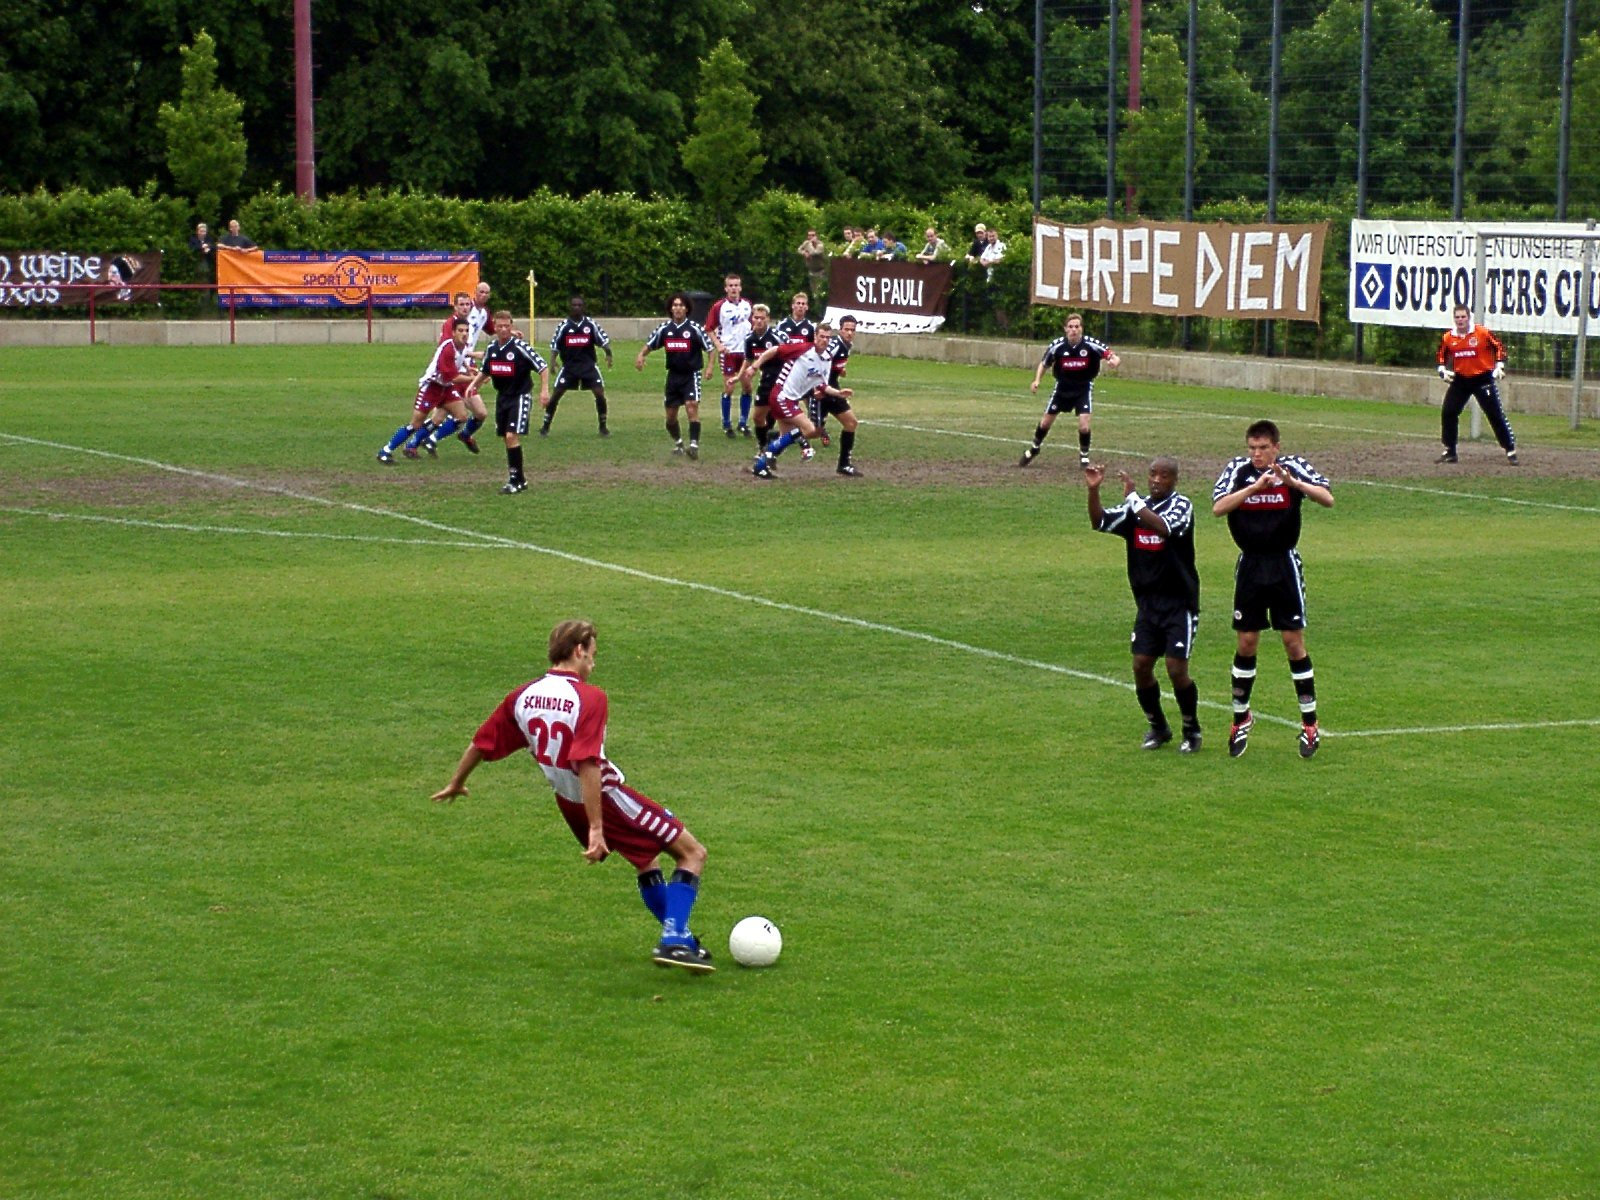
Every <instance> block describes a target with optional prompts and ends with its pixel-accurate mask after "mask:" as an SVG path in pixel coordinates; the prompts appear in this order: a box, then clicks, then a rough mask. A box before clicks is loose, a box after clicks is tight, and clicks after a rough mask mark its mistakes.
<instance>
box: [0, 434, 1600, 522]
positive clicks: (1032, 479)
mask: <svg viewBox="0 0 1600 1200" xmlns="http://www.w3.org/2000/svg"><path fill="white" fill-rule="evenodd" d="M1288 449H1290V450H1291V451H1292V452H1295V453H1303V454H1304V455H1305V456H1306V457H1307V458H1308V459H1310V461H1311V462H1312V463H1313V464H1315V466H1316V467H1317V469H1318V470H1320V471H1322V472H1323V474H1325V475H1327V476H1328V478H1329V479H1331V480H1332V481H1333V482H1334V484H1335V485H1338V484H1339V483H1340V482H1353V481H1355V480H1372V481H1381V482H1395V483H1407V484H1414V485H1417V486H1421V487H1449V486H1451V485H1452V484H1469V483H1470V484H1471V485H1473V486H1480V487H1481V486H1493V485H1494V484H1496V483H1498V482H1499V481H1501V480H1506V479H1562V480H1573V481H1582V482H1591V483H1592V482H1595V481H1600V453H1597V452H1595V451H1593V450H1585V449H1565V448H1557V447H1545V446H1531V447H1525V448H1523V449H1522V450H1520V452H1519V457H1520V459H1521V463H1520V465H1519V466H1516V467H1512V466H1510V465H1508V464H1507V463H1506V460H1505V455H1504V454H1503V453H1502V451H1501V450H1500V448H1499V447H1498V446H1496V445H1495V444H1494V443H1493V442H1492V441H1483V442H1477V443H1463V444H1462V446H1461V447H1460V457H1461V461H1460V462H1459V463H1455V464H1442V463H1438V462H1435V461H1434V460H1435V458H1436V457H1437V455H1438V448H1437V446H1436V445H1434V444H1433V443H1432V442H1428V441H1423V440H1421V439H1418V440H1416V441H1414V442H1411V441H1408V442H1405V443H1398V444H1396V443H1374V442H1370V441H1357V440H1355V439H1331V438H1329V437H1328V436H1327V435H1326V433H1325V432H1324V433H1323V434H1322V435H1321V436H1320V437H1318V438H1316V439H1310V438H1308V439H1307V440H1306V442H1305V443H1304V444H1296V445H1293V446H1290V447H1288ZM719 451H720V453H719ZM1227 457H1228V455H1227V453H1226V452H1224V453H1212V454H1209V455H1205V454H1201V453H1190V454H1187V455H1185V456H1184V475H1185V480H1184V483H1185V484H1186V485H1187V487H1188V489H1189V490H1190V493H1191V494H1194V492H1195V490H1196V489H1197V488H1199V485H1198V484H1196V483H1195V482H1193V481H1194V480H1196V479H1198V480H1201V481H1202V482H1204V483H1205V484H1207V485H1209V483H1210V481H1211V479H1213V478H1214V477H1215V472H1216V471H1217V470H1218V469H1220V468H1221V466H1222V464H1223V462H1225V461H1226V460H1227ZM750 460H751V455H750V454H746V453H737V454H732V453H729V450H728V449H727V448H723V447H716V446H714V447H713V448H712V450H711V452H710V454H708V455H707V456H705V457H702V458H701V459H700V460H699V461H697V462H696V461H690V460H688V459H686V458H662V457H657V456H654V455H652V456H650V457H647V458H645V459H644V460H642V461H639V462H634V463H627V464H619V463H572V464H532V463H530V470H529V483H530V485H531V486H530V490H537V489H538V488H539V486H540V485H541V484H551V483H563V482H568V481H571V482H574V483H583V484H585V485H587V486H591V487H594V486H599V487H615V488H618V489H623V488H637V487H638V486H639V485H641V484H643V485H645V486H646V487H650V488H661V489H671V488H676V487H748V488H756V489H769V490H770V489H773V488H794V487H823V486H828V487H856V486H862V485H878V486H882V485H888V486H894V487H907V488H920V487H933V486H939V487H1062V486H1068V487H1082V486H1083V472H1082V470H1081V469H1080V468H1079V466H1078V460H1077V455H1076V453H1075V452H1074V449H1073V447H1072V446H1071V445H1070V443H1069V444H1068V446H1067V447H1066V449H1065V450H1064V451H1063V452H1057V451H1056V450H1055V448H1054V447H1051V446H1048V445H1047V446H1046V448H1045V452H1044V453H1043V454H1042V455H1040V456H1039V458H1038V459H1036V460H1035V461H1034V462H1033V463H1032V464H1030V465H1029V466H1027V467H1018V466H1017V465H1016V458H1015V457H1013V455H1012V452H1011V450H1010V448H1009V447H1008V448H1006V449H1004V450H1003V451H1001V452H999V453H997V454H996V455H995V456H994V458H993V459H992V460H979V461H974V460H971V459H967V460H954V461H942V462H941V461H933V460H927V459H877V458H873V457H872V456H870V455H868V456H866V457H863V458H859V459H858V462H857V465H858V467H859V469H860V471H861V475H860V477H859V478H855V479H849V478H843V477H841V476H839V475H838V474H837V473H836V467H837V465H838V453H837V451H836V450H823V449H820V448H819V450H818V453H817V456H816V457H815V458H814V459H812V460H811V461H810V462H804V461H802V460H801V458H800V455H799V452H798V450H793V449H792V450H790V451H789V452H788V453H786V454H784V455H783V456H782V457H781V458H780V459H779V460H778V467H777V472H776V477H775V478H773V479H771V480H764V479H757V478H755V477H754V476H752V475H751V474H750ZM1106 465H1107V467H1108V468H1109V469H1110V471H1111V472H1112V480H1111V483H1112V486H1113V487H1115V486H1117V485H1116V479H1115V472H1116V471H1118V470H1127V471H1128V472H1129V473H1130V474H1131V475H1132V476H1133V477H1134V479H1135V480H1137V481H1139V482H1140V483H1141V484H1142V482H1143V479H1144V466H1145V464H1144V463H1143V462H1142V461H1139V460H1135V459H1133V458H1131V457H1130V456H1129V455H1126V454H1121V455H1107V456H1106ZM502 481H503V476H502V474H501V473H500V471H499V470H494V469H491V468H490V467H489V464H487V463H484V464H482V465H481V466H480V465H479V464H472V465H470V466H469V465H468V464H466V463H456V462H445V461H437V462H430V461H427V460H423V461H420V462H406V461H402V462H399V463H396V464H395V465H394V466H392V467H384V466H380V465H379V464H377V463H371V464H370V465H368V464H363V465H360V466H355V465H352V466H351V467H350V468H349V469H345V470H334V471H320V472H298V473H294V474H289V475H284V474H274V473H269V472H266V471H233V472H229V473H228V474H227V475H226V476H211V475H204V474H190V473H187V472H180V471H160V470H119V471H116V472H113V473H110V474H99V473H84V474H74V475H60V476H55V477H49V478H34V479H21V480H17V481H15V483H14V485H13V490H12V493H11V496H12V500H13V502H15V503H16V504H19V505H22V506H26V507H28V508H38V509H53V508H64V507H89V508H95V509H100V510H102V511H104V510H108V509H109V510H128V509H140V510H144V511H146V512H148V511H150V510H156V511H159V510H161V509H166V508H173V509H177V508H183V507H186V506H190V505H196V504H201V505H204V506H206V507H207V508H208V509H209V510H210V511H211V512H212V513H213V514H214V515H217V516H221V515H225V514H226V513H228V512H230V511H238V512H249V511H256V510H258V509H259V505H260V499H261V497H262V496H263V495H274V496H277V497H278V498H279V499H280V500H281V501H283V502H285V503H286V505H287V506H288V507H289V509H290V510H291V511H292V510H293V509H295V508H303V509H304V510H305V511H315V510H319V509H323V508H325V507H326V505H327V502H329V501H331V502H333V503H348V502H352V501H355V502H361V503H371V504H382V503H384V501H385V498H388V497H396V498H398V497H409V496H412V495H426V496H429V497H433V498H439V497H442V496H449V497H455V496H468V495H478V494H481V493H483V492H484V491H485V490H488V491H494V490H496V489H498V487H499V486H500V484H501V482H502ZM1200 490H1204V489H1203V488H1201V489H1200ZM280 511H283V510H281V509H280Z"/></svg>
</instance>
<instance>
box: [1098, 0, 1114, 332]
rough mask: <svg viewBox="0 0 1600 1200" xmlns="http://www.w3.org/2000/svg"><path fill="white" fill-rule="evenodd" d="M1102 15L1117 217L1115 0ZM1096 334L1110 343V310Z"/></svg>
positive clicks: (1109, 189)
mask: <svg viewBox="0 0 1600 1200" xmlns="http://www.w3.org/2000/svg"><path fill="white" fill-rule="evenodd" d="M1107 9H1108V15H1107V17H1106V220H1108V221H1112V220H1115V219H1116V216H1117V0H1109V3H1108V5H1107ZM1100 335H1101V340H1103V341H1104V342H1105V343H1106V344H1107V345H1108V346H1109V345H1110V344H1111V310H1110V309H1107V310H1106V313H1105V315H1104V317H1103V318H1102V319H1101V323H1100Z"/></svg>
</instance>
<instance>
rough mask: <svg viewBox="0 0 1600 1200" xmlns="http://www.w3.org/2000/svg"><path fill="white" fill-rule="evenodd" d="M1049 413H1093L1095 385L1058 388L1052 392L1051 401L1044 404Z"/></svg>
mask: <svg viewBox="0 0 1600 1200" xmlns="http://www.w3.org/2000/svg"><path fill="white" fill-rule="evenodd" d="M1044 410H1045V412H1047V413H1064V412H1075V413H1085V414H1087V413H1092V412H1093V411H1094V385H1092V384H1091V385H1090V386H1089V387H1086V388H1076V387H1075V388H1059V387H1058V388H1057V389H1056V390H1055V391H1053V392H1051V393H1050V403H1049V404H1047V405H1045V406H1044Z"/></svg>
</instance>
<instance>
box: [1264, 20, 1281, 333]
mask: <svg viewBox="0 0 1600 1200" xmlns="http://www.w3.org/2000/svg"><path fill="white" fill-rule="evenodd" d="M1282 74H1283V0H1272V98H1271V100H1270V101H1269V105H1268V108H1267V224H1269V225H1271V224H1273V223H1274V222H1276V221H1277V219H1278V95H1279V92H1280V91H1281V90H1282V89H1281V88H1280V87H1279V83H1280V77H1281V75H1282ZM1275 323H1276V322H1273V321H1268V322H1267V357H1268V358H1271V357H1272V327H1273V325H1274V324H1275Z"/></svg>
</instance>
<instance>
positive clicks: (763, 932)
mask: <svg viewBox="0 0 1600 1200" xmlns="http://www.w3.org/2000/svg"><path fill="white" fill-rule="evenodd" d="M782 950H783V934H781V933H779V932H778V927H777V926H776V925H774V924H773V923H772V922H771V921H769V920H767V919H766V918H765V917H746V918H745V919H744V920H742V921H740V922H739V923H738V924H737V925H735V926H734V927H733V932H732V933H730V934H729V935H728V953H729V954H731V955H733V961H734V962H736V963H738V964H739V965H740V966H741V967H770V966H771V965H772V964H773V963H775V962H777V961H778V955H779V954H780V953H781V952H782Z"/></svg>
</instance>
